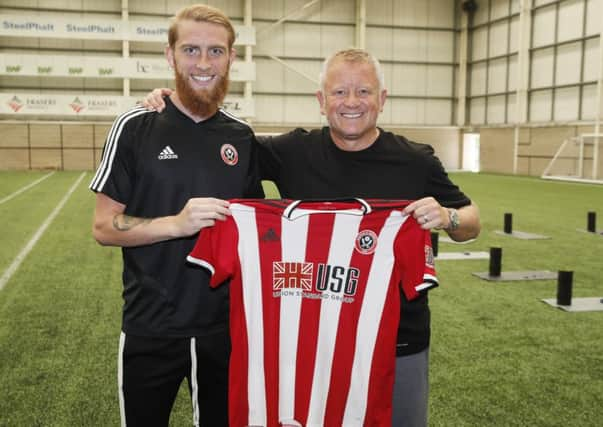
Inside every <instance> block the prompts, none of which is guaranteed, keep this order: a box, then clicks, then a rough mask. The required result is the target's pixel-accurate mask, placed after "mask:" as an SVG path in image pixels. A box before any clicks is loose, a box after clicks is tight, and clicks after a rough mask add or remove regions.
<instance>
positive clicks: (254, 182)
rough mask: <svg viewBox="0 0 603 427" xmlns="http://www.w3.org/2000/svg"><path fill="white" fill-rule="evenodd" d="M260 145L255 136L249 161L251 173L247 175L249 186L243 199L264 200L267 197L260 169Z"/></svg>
mask: <svg viewBox="0 0 603 427" xmlns="http://www.w3.org/2000/svg"><path fill="white" fill-rule="evenodd" d="M259 149H260V147H259V144H258V141H257V140H256V138H255V136H254V137H253V138H252V146H251V158H250V159H249V172H248V174H247V185H246V188H245V191H244V192H243V197H245V198H250V199H263V198H264V197H265V194H264V189H263V187H262V181H261V177H260V167H259V163H258V161H259V159H258V158H259Z"/></svg>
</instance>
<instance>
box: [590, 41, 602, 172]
mask: <svg viewBox="0 0 603 427" xmlns="http://www.w3.org/2000/svg"><path fill="white" fill-rule="evenodd" d="M595 108H596V116H595V120H596V121H595V133H596V134H597V135H599V134H600V133H601V122H602V121H603V29H602V30H601V32H600V33H599V76H598V79H597V101H596V107H595ZM600 142H601V141H600V138H599V136H596V137H595V139H594V141H593V172H592V179H597V175H598V168H599V149H600V147H601V145H600Z"/></svg>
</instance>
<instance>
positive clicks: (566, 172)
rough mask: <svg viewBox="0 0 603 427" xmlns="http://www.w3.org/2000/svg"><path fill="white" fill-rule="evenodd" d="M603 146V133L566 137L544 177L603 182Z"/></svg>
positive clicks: (546, 169) (545, 170)
mask: <svg viewBox="0 0 603 427" xmlns="http://www.w3.org/2000/svg"><path fill="white" fill-rule="evenodd" d="M602 147H603V134H601V133H584V134H582V135H578V136H574V137H571V138H568V139H566V140H565V141H563V143H562V144H561V146H560V147H559V149H558V150H557V152H556V153H555V155H554V156H553V158H552V160H551V161H550V163H549V164H548V166H547V167H546V168H545V169H544V172H543V173H542V178H544V179H557V180H562V181H578V182H590V183H595V184H603V155H602V153H601V151H602Z"/></svg>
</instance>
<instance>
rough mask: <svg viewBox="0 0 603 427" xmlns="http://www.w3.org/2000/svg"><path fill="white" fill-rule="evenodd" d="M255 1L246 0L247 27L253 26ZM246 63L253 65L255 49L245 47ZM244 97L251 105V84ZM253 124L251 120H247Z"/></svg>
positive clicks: (245, 20)
mask: <svg viewBox="0 0 603 427" xmlns="http://www.w3.org/2000/svg"><path fill="white" fill-rule="evenodd" d="M252 11H253V0H245V17H244V18H243V24H244V25H245V26H252V25H253V13H252ZM245 62H246V63H247V64H251V63H252V62H253V47H252V46H245ZM243 97H244V98H245V102H246V103H248V104H249V103H251V101H252V100H253V87H252V83H251V82H245V88H244V89H243ZM247 120H248V121H249V122H251V119H247Z"/></svg>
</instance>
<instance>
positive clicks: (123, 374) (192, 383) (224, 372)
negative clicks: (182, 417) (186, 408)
mask: <svg viewBox="0 0 603 427" xmlns="http://www.w3.org/2000/svg"><path fill="white" fill-rule="evenodd" d="M229 357H230V337H229V334H228V331H224V332H220V333H216V334H212V335H208V336H203V337H193V338H153V337H140V336H134V335H126V334H125V333H123V332H122V333H121V336H120V340H119V355H118V386H119V407H120V414H121V423H122V426H126V425H127V426H128V427H132V426H146V427H148V426H151V427H153V426H161V427H164V426H168V423H169V418H170V412H171V409H172V406H173V404H174V400H175V399H176V395H177V394H178V390H179V389H180V384H181V383H182V381H183V380H184V378H187V380H188V388H189V391H190V393H191V401H192V407H193V424H194V425H195V426H210V427H214V426H215V427H220V426H224V427H227V426H228V359H229Z"/></svg>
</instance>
